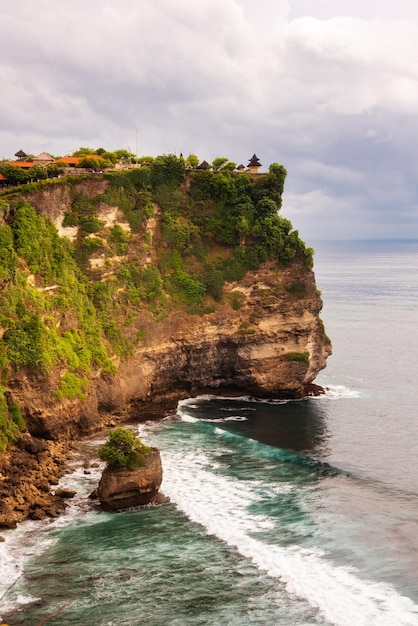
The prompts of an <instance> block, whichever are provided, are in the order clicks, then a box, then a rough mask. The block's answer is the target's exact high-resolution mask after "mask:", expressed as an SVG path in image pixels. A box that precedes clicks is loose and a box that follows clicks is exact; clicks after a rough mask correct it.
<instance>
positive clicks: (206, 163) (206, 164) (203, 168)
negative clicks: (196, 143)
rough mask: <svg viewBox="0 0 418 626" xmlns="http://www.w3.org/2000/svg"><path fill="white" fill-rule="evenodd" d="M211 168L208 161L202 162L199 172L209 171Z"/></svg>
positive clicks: (198, 168)
mask: <svg viewBox="0 0 418 626" xmlns="http://www.w3.org/2000/svg"><path fill="white" fill-rule="evenodd" d="M209 167H210V165H209V163H208V162H207V161H202V162H201V164H200V165H198V166H197V168H196V169H197V170H207V169H208V168H209Z"/></svg>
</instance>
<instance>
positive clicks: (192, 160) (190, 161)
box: [186, 154, 200, 168]
mask: <svg viewBox="0 0 418 626" xmlns="http://www.w3.org/2000/svg"><path fill="white" fill-rule="evenodd" d="M199 163H200V161H199V157H197V156H196V155H195V154H189V156H188V157H187V159H186V165H187V166H188V167H192V168H195V167H197V166H198V165H199Z"/></svg>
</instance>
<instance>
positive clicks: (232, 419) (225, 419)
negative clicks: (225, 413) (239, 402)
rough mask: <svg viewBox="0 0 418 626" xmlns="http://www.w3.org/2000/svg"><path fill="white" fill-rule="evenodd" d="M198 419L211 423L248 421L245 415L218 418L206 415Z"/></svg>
mask: <svg viewBox="0 0 418 626" xmlns="http://www.w3.org/2000/svg"><path fill="white" fill-rule="evenodd" d="M235 410H236V409H235ZM196 421H199V420H196ZM200 421H201V422H209V423H213V424H219V423H221V422H248V417H245V415H230V416H229V417H218V418H216V417H215V418H214V419H210V418H208V417H206V418H204V419H203V418H202V419H201V420H200Z"/></svg>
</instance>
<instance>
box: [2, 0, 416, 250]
mask: <svg viewBox="0 0 418 626" xmlns="http://www.w3.org/2000/svg"><path fill="white" fill-rule="evenodd" d="M0 15H1V20H0V32H1V36H0V79H1V83H0V84H1V92H2V95H1V96H0V158H12V157H13V155H14V154H15V152H17V151H18V150H20V149H23V150H24V151H25V152H26V153H30V154H35V155H36V154H39V153H40V152H43V151H46V152H50V153H51V154H53V155H54V156H64V155H66V154H71V153H72V152H73V151H74V150H76V149H77V148H79V147H80V146H89V147H93V148H99V147H104V148H106V149H107V150H115V149H118V148H126V149H130V150H131V151H132V152H134V153H137V154H138V155H139V156H141V155H153V156H156V155H158V154H167V153H172V152H174V153H176V154H180V153H183V155H184V156H187V155H188V154H189V153H194V154H197V156H198V157H199V158H200V160H203V159H206V160H207V161H212V160H213V159H214V158H215V157H219V156H225V157H228V158H229V159H230V160H232V161H235V162H236V163H238V164H239V163H243V164H244V165H247V163H248V161H249V159H250V157H251V156H252V155H253V153H254V152H255V153H256V154H257V156H258V157H259V159H260V161H261V163H262V164H263V168H262V169H263V170H264V171H267V170H268V166H269V164H270V163H273V162H276V163H281V164H283V165H284V166H285V167H286V169H287V170H288V177H287V181H286V186H285V193H284V197H283V208H282V214H283V216H285V217H287V218H289V219H291V221H292V223H293V226H294V227H295V228H297V229H298V230H299V232H300V234H301V235H302V237H303V238H304V239H305V240H306V241H307V242H308V243H309V242H310V241H315V240H318V239H376V238H416V239H418V196H417V179H418V176H417V175H418V159H417V149H418V45H417V41H418V2H417V1H416V0H397V1H396V2H394V0H257V1H255V0H88V1H86V0H71V2H52V0H19V1H18V2H10V0H0Z"/></svg>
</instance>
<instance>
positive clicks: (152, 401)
mask: <svg viewBox="0 0 418 626" xmlns="http://www.w3.org/2000/svg"><path fill="white" fill-rule="evenodd" d="M223 300H224V302H223V303H222V304H219V305H218V307H217V310H216V311H215V312H214V313H210V314H208V315H204V316H203V317H200V316H198V315H188V314H186V313H185V312H184V311H174V312H172V313H170V314H169V315H167V317H166V318H165V319H163V320H162V321H159V322H156V321H155V320H154V319H152V318H151V317H150V316H149V315H148V314H147V313H144V314H143V315H142V317H141V316H140V315H139V316H138V319H137V321H136V324H135V326H133V328H132V332H137V329H138V328H140V329H141V331H142V332H143V334H144V340H143V342H141V344H140V345H138V346H137V347H136V349H135V353H134V354H133V355H132V356H131V357H130V358H129V359H128V360H127V361H125V362H122V363H120V364H119V369H118V371H117V373H116V374H114V375H108V376H101V375H100V373H98V372H95V373H94V375H93V376H92V378H91V383H90V388H89V391H88V395H87V398H86V400H84V401H81V400H78V399H76V400H66V399H64V400H62V401H58V399H57V398H56V396H55V394H54V389H56V388H57V385H58V380H54V378H53V375H51V376H50V377H49V378H44V379H43V378H42V377H41V375H39V374H35V373H30V372H26V371H23V370H22V371H20V372H18V373H16V375H15V377H14V378H13V379H11V380H10V386H11V387H13V397H14V398H15V399H16V400H17V401H18V402H19V405H20V406H21V407H22V408H24V411H25V419H26V423H27V425H28V429H29V430H30V432H31V433H32V434H33V435H35V436H37V437H46V438H48V439H50V438H52V439H56V438H61V437H66V436H71V437H75V436H78V435H80V434H81V435H83V434H84V435H85V434H90V433H92V432H94V431H97V430H98V429H99V428H101V427H102V426H103V425H105V423H106V416H108V415H109V414H111V413H112V414H116V415H119V416H120V417H121V418H136V419H149V418H150V417H161V416H162V415H163V414H164V411H165V410H166V409H167V408H174V407H175V405H176V403H177V401H178V400H179V399H181V398H184V397H187V396H195V395H198V394H201V393H214V394H217V393H218V394H220V393H231V392H232V393H246V394H253V395H257V396H260V397H278V398H300V397H303V396H304V395H307V394H308V393H309V392H310V389H311V385H312V382H313V381H314V379H315V377H316V376H317V374H318V372H319V371H320V370H321V369H323V368H324V367H325V365H326V359H327V357H328V355H329V354H331V345H330V344H329V341H328V340H327V339H326V336H325V333H324V329H323V324H322V322H321V320H320V318H319V313H320V310H321V308H322V301H321V298H320V296H319V294H318V292H317V289H316V284H315V276H314V273H313V272H312V270H310V269H309V268H307V267H306V266H305V265H304V264H303V262H302V260H295V261H294V262H293V263H292V264H290V265H289V266H288V267H287V268H286V269H284V270H280V271H278V270H277V265H276V264H275V263H266V264H264V265H263V266H261V267H260V268H259V269H258V270H256V271H254V272H249V273H248V274H247V275H246V276H245V277H244V279H243V280H242V281H239V282H235V283H230V284H226V285H225V287H224V298H223ZM298 356H299V357H300V358H299V360H298V358H297V357H298Z"/></svg>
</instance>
